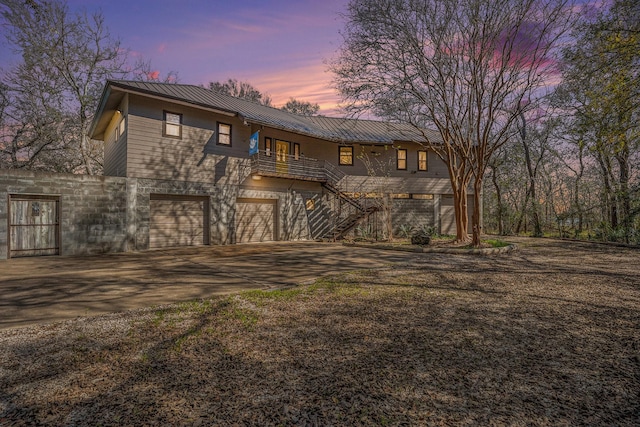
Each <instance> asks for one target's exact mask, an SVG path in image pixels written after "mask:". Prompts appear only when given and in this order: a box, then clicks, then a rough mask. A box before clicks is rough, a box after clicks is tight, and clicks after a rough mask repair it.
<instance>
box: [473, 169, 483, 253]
mask: <svg viewBox="0 0 640 427" xmlns="http://www.w3.org/2000/svg"><path fill="white" fill-rule="evenodd" d="M481 194H482V176H479V177H477V178H476V179H475V180H474V181H473V215H471V230H472V233H473V234H472V241H471V243H472V245H473V246H475V247H480V245H481V243H482V241H481V238H482V227H481V222H480V219H481V218H480V211H481V209H480V206H481V205H480V204H481V203H482V200H481V197H480V195H481Z"/></svg>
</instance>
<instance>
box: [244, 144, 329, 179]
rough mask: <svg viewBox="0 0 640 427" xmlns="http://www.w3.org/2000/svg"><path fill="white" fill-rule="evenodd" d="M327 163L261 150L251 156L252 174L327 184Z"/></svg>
mask: <svg viewBox="0 0 640 427" xmlns="http://www.w3.org/2000/svg"><path fill="white" fill-rule="evenodd" d="M324 166H325V162H324V161H321V160H316V159H312V158H310V157H305V156H297V157H296V156H292V155H283V154H276V153H274V152H273V151H271V152H265V151H262V150H260V151H259V152H258V153H257V154H254V155H252V156H251V173H252V174H254V175H261V176H273V177H278V178H291V179H299V180H303V181H320V182H327V179H328V177H327V174H326V170H325V167H324Z"/></svg>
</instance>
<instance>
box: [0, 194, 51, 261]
mask: <svg viewBox="0 0 640 427" xmlns="http://www.w3.org/2000/svg"><path fill="white" fill-rule="evenodd" d="M59 227H60V217H59V199H58V198H57V197H46V196H19V195H11V196H10V203H9V234H10V238H9V258H15V257H21V256H40V255H57V254H59V253H60V230H59Z"/></svg>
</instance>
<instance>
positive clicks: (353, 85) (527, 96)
mask: <svg viewBox="0 0 640 427" xmlns="http://www.w3.org/2000/svg"><path fill="white" fill-rule="evenodd" d="M571 17H572V12H571V4H570V3H569V1H566V0H541V1H537V0H535V1H534V0H497V1H491V2H487V1H482V0H462V1H458V0H422V1H418V0H353V1H351V2H350V4H349V7H348V12H347V24H346V28H345V30H344V34H343V35H344V43H343V45H342V47H341V49H340V51H339V56H338V58H337V59H336V60H335V61H334V62H333V64H332V66H331V68H332V70H333V71H334V73H335V76H336V77H335V84H336V87H337V88H338V90H339V91H340V93H341V94H342V95H343V98H344V101H345V106H346V108H347V109H348V110H350V111H353V112H358V111H370V112H373V113H374V114H376V115H377V116H380V117H383V118H386V119H391V120H397V121H402V122H407V123H410V124H413V125H414V126H416V127H418V128H424V127H435V128H436V129H437V130H438V131H439V132H440V135H441V137H442V144H440V143H438V142H436V141H430V140H429V139H428V138H427V137H426V135H425V145H427V146H429V147H430V148H432V149H433V150H434V151H436V153H438V155H439V156H440V157H441V158H442V159H443V160H444V161H445V162H446V163H447V164H448V166H449V172H450V176H451V183H452V186H453V192H454V199H455V201H456V217H457V218H456V225H457V230H458V234H457V239H458V240H467V239H468V234H467V218H466V200H467V189H468V187H469V186H470V185H471V184H472V185H473V187H474V190H475V191H474V193H475V202H476V206H479V202H480V199H479V197H480V192H481V186H482V179H483V175H484V170H485V169H486V167H487V163H488V161H489V159H490V157H491V156H492V154H493V153H494V152H495V151H496V150H497V149H498V148H499V147H500V146H502V145H503V144H504V143H505V142H506V141H508V140H509V139H510V138H512V137H514V136H515V135H516V132H517V129H516V126H515V125H516V123H517V121H518V117H520V116H521V114H522V113H523V112H524V111H526V110H528V109H531V108H533V103H532V102H531V100H532V99H535V97H536V95H537V93H536V91H537V90H539V89H540V88H542V87H544V86H545V85H546V84H548V79H549V77H550V76H551V75H553V73H555V72H556V62H555V60H554V58H553V52H554V49H555V48H556V44H557V42H558V40H559V38H560V37H561V36H562V35H563V34H564V32H565V31H566V29H567V27H568V25H569V24H570V22H571ZM475 212H476V214H475V215H474V218H473V238H474V243H476V244H479V236H480V232H481V230H480V227H479V224H480V221H479V209H476V210H475Z"/></svg>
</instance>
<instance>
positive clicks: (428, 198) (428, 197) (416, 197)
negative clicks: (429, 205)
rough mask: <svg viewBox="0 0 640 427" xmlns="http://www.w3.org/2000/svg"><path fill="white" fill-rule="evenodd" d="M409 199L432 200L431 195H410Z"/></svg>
mask: <svg viewBox="0 0 640 427" xmlns="http://www.w3.org/2000/svg"><path fill="white" fill-rule="evenodd" d="M411 198H412V199H415V200H433V194H412V195H411Z"/></svg>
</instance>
